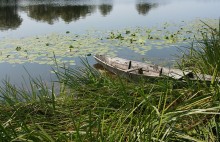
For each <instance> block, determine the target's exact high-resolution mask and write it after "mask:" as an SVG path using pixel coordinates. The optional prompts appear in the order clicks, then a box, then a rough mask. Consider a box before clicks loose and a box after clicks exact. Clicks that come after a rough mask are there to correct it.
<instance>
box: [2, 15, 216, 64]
mask: <svg viewBox="0 0 220 142" xmlns="http://www.w3.org/2000/svg"><path fill="white" fill-rule="evenodd" d="M203 21H205V22H206V23H208V24H209V25H211V26H212V27H217V26H215V24H216V25H217V24H218V20H217V19H205V20H203ZM202 24H203V23H201V22H200V21H199V20H194V21H191V22H184V21H182V22H180V23H178V24H172V23H164V24H162V25H160V26H156V27H153V28H146V27H135V28H125V29H121V30H115V31H102V32H101V31H90V32H88V33H86V34H82V35H76V34H72V33H70V32H69V31H66V33H65V34H57V33H51V34H47V35H42V36H34V37H26V38H22V39H4V40H1V41H0V53H1V54H0V63H2V62H8V63H11V64H23V63H26V62H30V63H38V64H49V65H52V64H53V63H54V62H53V56H54V54H55V55H56V58H57V62H64V63H71V65H74V58H76V57H79V56H85V55H88V54H89V55H90V54H97V53H98V54H108V55H110V56H116V55H117V53H118V52H120V50H121V49H129V51H133V52H135V53H137V54H140V55H146V53H147V52H148V51H149V50H151V49H153V48H156V49H162V48H171V47H173V46H176V47H177V46H180V45H183V44H186V43H189V42H190V41H191V40H193V39H192V37H194V35H199V34H198V33H201V32H204V33H205V32H207V30H208V29H207V28H206V27H205V26H201V25H202ZM213 24H214V25H213ZM201 27H202V28H201ZM198 38H199V37H198ZM131 54H132V53H131ZM70 61H71V62H70Z"/></svg>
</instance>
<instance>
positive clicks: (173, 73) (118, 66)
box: [94, 55, 212, 82]
mask: <svg viewBox="0 0 220 142" xmlns="http://www.w3.org/2000/svg"><path fill="white" fill-rule="evenodd" d="M94 58H95V60H96V61H97V62H98V63H99V64H100V65H102V66H103V68H105V69H106V70H108V71H110V72H112V73H114V74H117V75H119V76H122V77H126V78H129V79H132V80H137V79H140V78H143V79H150V78H165V77H168V78H172V79H175V80H186V79H189V80H201V81H209V82H210V81H211V80H212V76H210V75H204V74H194V73H193V72H192V71H182V70H180V69H172V68H166V67H161V66H158V65H154V64H147V63H142V62H138V61H132V60H127V59H123V58H119V57H109V56H105V55H95V56H94Z"/></svg>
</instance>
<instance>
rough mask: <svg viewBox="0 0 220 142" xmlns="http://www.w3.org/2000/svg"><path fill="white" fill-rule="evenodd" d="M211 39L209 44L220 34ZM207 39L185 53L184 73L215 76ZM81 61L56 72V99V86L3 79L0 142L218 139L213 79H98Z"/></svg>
mask: <svg viewBox="0 0 220 142" xmlns="http://www.w3.org/2000/svg"><path fill="white" fill-rule="evenodd" d="M210 29H211V28H210ZM211 30H212V29H211ZM215 31H216V30H215ZM218 33H219V32H218ZM211 35H212V36H213V37H212V36H211V37H212V38H211V41H213V39H216V37H215V36H217V37H218V36H219V34H216V32H213V33H212V32H211ZM207 38H208V37H207V36H204V37H203V42H201V43H200V42H197V43H198V44H200V45H202V50H194V46H193V47H192V48H190V51H191V52H190V54H185V55H184V60H182V61H183V62H182V63H181V68H192V66H194V67H195V68H194V70H195V71H196V72H202V73H203V72H205V73H212V74H213V77H215V78H216V77H218V75H219V70H218V67H220V66H218V64H217V63H218V61H217V60H219V59H217V55H216V59H213V60H214V61H215V63H213V62H212V61H213V60H211V59H210V60H209V58H210V57H207V56H211V57H212V56H213V55H212V54H211V53H210V54H209V52H208V51H207V52H206V50H203V49H204V48H205V49H206V48H207V50H210V49H208V48H209V47H212V46H213V45H216V44H213V43H212V42H211V41H208V39H207ZM206 40H207V42H206ZM214 41H215V40H214ZM217 41H218V40H216V42H217ZM207 43H208V44H209V43H210V46H209V47H206V45H204V44H207ZM216 47H219V42H218V45H216V46H215V47H213V48H216ZM213 50H214V49H213ZM213 52H215V51H213ZM218 53H220V52H215V54H218ZM213 54H214V53H213ZM191 55H192V56H191ZM195 55H196V56H195ZM219 55H220V54H219ZM185 57H188V58H187V59H188V60H186V58H185ZM219 57H220V56H219ZM195 60H199V62H201V63H203V65H202V67H201V66H199V64H198V65H197V63H195ZM186 61H187V62H186ZM204 62H205V63H204ZM208 62H210V63H208ZM82 63H83V64H84V66H82V67H79V68H76V69H72V68H68V67H65V66H62V67H58V68H57V69H56V70H54V71H55V72H56V75H57V78H58V82H59V84H60V89H59V91H60V92H59V93H58V94H56V93H57V92H55V91H54V85H52V87H51V88H52V89H49V88H48V87H47V86H46V85H45V84H44V83H43V81H41V80H40V79H30V81H29V83H28V84H30V86H31V87H30V89H26V88H25V87H23V88H17V87H15V86H13V85H12V84H10V83H9V82H7V81H5V82H4V86H1V88H0V111H1V113H0V122H1V123H0V141H4V142H7V141H77V142H78V141H79V142H80V141H81V142H85V141H103V142H105V141H106V142H111V141H112V142H115V141H123V142H124V141H127V142H130V141H132V142H133V141H135V142H136V141H137V142H142V141H160V142H162V141H213V142H214V141H219V140H220V130H219V129H220V127H219V125H220V118H219V115H220V112H219V110H220V99H219V98H220V97H219V96H220V86H219V83H218V82H216V81H215V80H213V82H212V84H211V85H210V84H208V83H207V82H203V81H202V82H199V81H194V82H193V81H186V82H179V81H175V80H169V79H163V80H155V81H154V82H152V81H139V82H132V81H128V80H125V79H123V78H120V77H117V76H114V77H112V76H109V75H108V74H105V73H102V74H101V73H100V72H98V71H97V70H96V69H94V68H93V67H91V66H90V65H89V64H88V62H87V61H86V60H82ZM216 64H217V65H216ZM205 65H206V66H208V67H209V68H205ZM211 67H212V68H211ZM208 69H209V70H208ZM206 70H207V71H206Z"/></svg>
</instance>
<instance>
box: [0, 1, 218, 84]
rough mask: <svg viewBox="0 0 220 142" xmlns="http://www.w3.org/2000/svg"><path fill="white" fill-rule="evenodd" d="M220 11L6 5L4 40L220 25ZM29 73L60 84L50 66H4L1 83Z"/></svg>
mask: <svg viewBox="0 0 220 142" xmlns="http://www.w3.org/2000/svg"><path fill="white" fill-rule="evenodd" d="M219 7H220V1H219V0H56V1H54V0H1V1H0V40H4V39H6V38H16V39H19V38H26V37H31V36H36V35H44V34H49V33H63V32H65V31H70V32H71V33H77V34H82V33H86V32H87V30H91V29H97V30H117V29H121V28H125V27H144V26H148V27H152V26H154V25H157V24H160V23H164V22H180V21H187V20H193V19H196V18H201V19H202V18H215V19H218V18H219V17H220V8H219ZM0 49H1V47H0ZM170 53H175V51H173V50H172V51H171V50H169V49H165V50H160V51H157V50H151V51H149V53H148V55H149V56H150V57H152V58H153V57H155V58H159V57H164V56H167V55H168V54H170ZM126 54H127V53H126V52H125V51H121V52H120V53H119V55H121V56H126ZM134 56H138V55H134ZM91 61H92V59H91ZM24 67H25V68H26V69H27V70H28V71H29V72H30V73H31V75H32V76H33V77H38V76H41V77H42V78H44V79H45V80H53V78H54V76H53V75H51V74H50V70H51V67H50V66H47V65H39V64H36V63H35V64H33V63H26V64H22V65H11V64H9V63H1V64H0V75H1V76H0V79H1V80H2V79H4V78H5V77H6V76H8V77H9V78H10V79H11V81H12V82H15V83H18V82H19V81H21V78H22V76H25V77H27V73H26V72H25V70H24Z"/></svg>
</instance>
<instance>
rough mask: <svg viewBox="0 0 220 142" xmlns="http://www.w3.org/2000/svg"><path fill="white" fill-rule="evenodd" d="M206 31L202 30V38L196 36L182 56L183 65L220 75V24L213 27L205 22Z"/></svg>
mask: <svg viewBox="0 0 220 142" xmlns="http://www.w3.org/2000/svg"><path fill="white" fill-rule="evenodd" d="M203 24H204V25H205V26H206V27H205V28H204V29H206V32H204V31H201V36H202V38H201V39H198V38H196V39H195V41H194V42H193V43H192V46H191V47H190V48H189V49H188V50H187V52H185V54H184V56H183V58H182V65H183V67H188V68H190V69H193V70H195V71H197V72H201V73H205V74H211V75H215V74H216V75H218V76H219V75H220V74H219V73H220V58H219V57H220V25H219V28H218V29H216V28H213V27H211V26H209V25H207V24H206V23H204V22H203ZM219 24H220V22H219Z"/></svg>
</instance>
